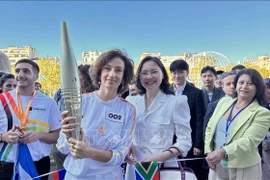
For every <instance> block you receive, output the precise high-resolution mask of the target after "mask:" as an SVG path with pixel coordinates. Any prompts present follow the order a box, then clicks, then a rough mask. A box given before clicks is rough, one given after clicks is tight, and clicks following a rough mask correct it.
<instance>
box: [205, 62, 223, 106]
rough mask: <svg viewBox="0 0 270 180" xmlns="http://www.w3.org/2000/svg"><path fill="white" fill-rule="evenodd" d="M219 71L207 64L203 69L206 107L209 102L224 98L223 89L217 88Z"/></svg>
mask: <svg viewBox="0 0 270 180" xmlns="http://www.w3.org/2000/svg"><path fill="white" fill-rule="evenodd" d="M216 77H217V72H216V70H215V68H214V67H211V66H205V67H203V68H202V70H201V78H202V82H203V88H202V91H203V97H204V105H205V109H206V108H207V105H208V104H209V103H212V102H215V101H216V100H218V99H220V98H222V97H223V96H224V95H225V94H224V92H223V91H222V89H219V88H215V81H216Z"/></svg>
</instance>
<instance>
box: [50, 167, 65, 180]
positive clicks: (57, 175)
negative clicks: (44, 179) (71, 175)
mask: <svg viewBox="0 0 270 180" xmlns="http://www.w3.org/2000/svg"><path fill="white" fill-rule="evenodd" d="M65 175H66V170H65V169H60V170H58V171H54V172H53V173H52V179H53V180H64V178H65Z"/></svg>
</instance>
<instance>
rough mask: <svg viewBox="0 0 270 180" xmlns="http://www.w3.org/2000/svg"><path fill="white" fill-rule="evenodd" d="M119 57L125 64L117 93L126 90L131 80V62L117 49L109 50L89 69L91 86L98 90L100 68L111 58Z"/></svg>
mask: <svg viewBox="0 0 270 180" xmlns="http://www.w3.org/2000/svg"><path fill="white" fill-rule="evenodd" d="M116 57H119V58H120V59H121V60H122V61H123V62H124V64H125V69H124V75H123V80H122V83H121V85H120V86H119V87H118V90H117V93H118V94H120V93H122V92H125V91H127V90H128V84H129V82H130V81H131V80H132V78H133V72H134V70H133V64H134V63H133V60H132V59H130V58H128V57H127V55H126V54H124V52H122V51H121V50H119V49H114V50H109V51H106V52H104V53H102V54H101V55H100V56H99V57H98V58H97V60H96V63H95V64H94V65H93V66H92V67H91V68H90V76H91V78H92V80H93V85H94V87H95V88H96V89H99V86H100V85H99V82H100V76H101V70H102V68H103V67H104V66H105V65H106V64H108V63H109V62H110V61H111V60H112V59H113V58H116Z"/></svg>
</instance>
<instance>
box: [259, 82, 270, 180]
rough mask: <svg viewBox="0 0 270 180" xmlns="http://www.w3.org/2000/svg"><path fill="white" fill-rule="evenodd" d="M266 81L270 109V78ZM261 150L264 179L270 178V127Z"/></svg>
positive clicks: (269, 108) (268, 107)
mask: <svg viewBox="0 0 270 180" xmlns="http://www.w3.org/2000/svg"><path fill="white" fill-rule="evenodd" d="M264 83H265V85H266V88H265V96H266V103H265V106H264V107H265V108H266V109H268V110H269V111H270V79H269V78H265V79H264ZM260 152H261V155H262V180H270V129H268V132H267V134H266V136H265V138H264V140H263V142H262V144H261V148H260Z"/></svg>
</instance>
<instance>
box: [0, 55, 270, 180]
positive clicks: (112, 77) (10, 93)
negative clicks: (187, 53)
mask: <svg viewBox="0 0 270 180" xmlns="http://www.w3.org/2000/svg"><path fill="white" fill-rule="evenodd" d="M78 69H79V77H80V84H81V92H82V94H83V95H82V107H81V108H82V121H81V124H78V123H76V119H75V117H68V116H67V114H68V112H67V111H66V110H65V103H64V98H63V97H62V94H61V88H60V89H58V90H57V92H56V93H55V95H54V97H53V98H50V97H48V96H46V95H44V94H43V93H42V92H41V91H40V90H41V89H42V85H41V84H40V83H39V82H37V80H38V77H39V76H38V75H39V67H38V65H37V64H36V63H35V62H33V61H31V60H28V59H22V60H19V61H17V62H16V64H15V75H12V74H8V73H3V74H1V78H0V89H1V94H0V99H1V103H0V124H1V126H0V166H1V168H0V179H3V180H10V179H11V178H12V175H13V171H14V162H16V156H15V155H16V153H17V151H18V145H19V144H20V143H23V144H27V146H28V148H29V151H30V154H31V156H32V159H33V162H34V164H35V166H36V169H37V172H38V173H39V175H43V174H46V173H48V172H50V157H49V155H50V154H51V153H52V154H53V158H54V161H55V163H56V166H57V169H63V168H64V169H65V170H66V175H65V179H66V180H73V179H79V180H89V179H104V180H111V179H123V178H125V179H127V180H132V179H136V175H135V164H136V163H138V162H140V163H143V162H152V161H157V162H166V161H170V162H171V161H172V160H173V159H174V158H175V157H177V158H188V159H193V158H198V159H197V160H192V161H186V162H185V164H184V166H186V167H189V168H191V169H192V170H193V171H194V173H195V175H196V177H197V179H198V180H207V179H208V180H225V179H226V180H233V179H235V180H240V179H243V180H246V179H252V180H257V179H258V180H259V179H263V180H269V179H270V139H269V138H270V129H269V127H270V79H269V78H265V79H263V78H262V76H261V75H260V73H259V72H258V71H256V70H255V69H250V68H245V67H244V66H242V65H237V66H235V67H233V68H232V70H231V71H229V72H224V71H217V70H216V69H215V68H214V67H211V66H206V67H203V68H202V69H201V80H202V82H203V87H202V89H199V88H197V87H195V85H194V84H192V82H189V81H187V77H188V75H189V65H188V63H187V62H186V61H184V60H175V61H174V62H172V63H171V65H170V71H171V74H172V82H173V83H172V84H170V83H169V76H168V74H167V72H166V69H165V67H164V65H163V64H162V63H161V61H160V59H158V58H157V57H151V56H148V57H145V58H144V59H143V60H141V61H140V64H139V66H138V69H137V72H133V69H134V66H133V61H132V60H131V59H130V58H128V57H127V55H126V54H124V53H123V52H122V51H120V50H110V51H107V52H104V53H103V54H101V55H100V56H99V58H98V59H97V61H96V63H95V64H94V65H92V66H90V65H80V66H79V67H78ZM77 127H80V128H81V139H80V140H77V139H75V138H74V137H72V135H71V133H72V132H73V131H74V130H75V129H76V128H77ZM18 130H19V132H22V133H18ZM123 163H127V166H126V171H125V175H124V176H123V170H122V167H121V165H122V164H123ZM41 179H42V180H43V179H44V180H45V179H48V176H43V177H41Z"/></svg>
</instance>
